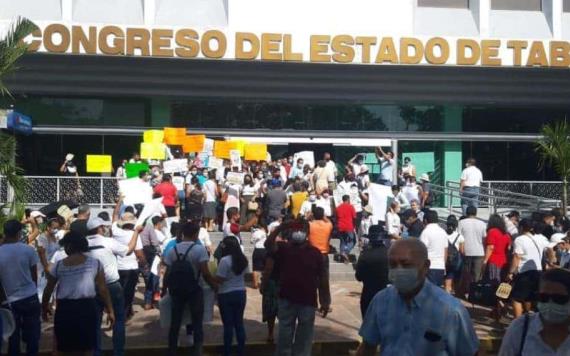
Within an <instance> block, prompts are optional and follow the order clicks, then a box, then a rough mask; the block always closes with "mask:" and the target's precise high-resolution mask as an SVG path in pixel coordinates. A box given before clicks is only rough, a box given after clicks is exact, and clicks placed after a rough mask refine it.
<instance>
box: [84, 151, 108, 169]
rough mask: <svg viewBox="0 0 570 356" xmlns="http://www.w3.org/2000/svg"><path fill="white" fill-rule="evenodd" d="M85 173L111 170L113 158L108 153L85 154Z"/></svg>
mask: <svg viewBox="0 0 570 356" xmlns="http://www.w3.org/2000/svg"><path fill="white" fill-rule="evenodd" d="M86 161H87V173H111V172H113V158H112V157H111V156H108V155H87V159H86Z"/></svg>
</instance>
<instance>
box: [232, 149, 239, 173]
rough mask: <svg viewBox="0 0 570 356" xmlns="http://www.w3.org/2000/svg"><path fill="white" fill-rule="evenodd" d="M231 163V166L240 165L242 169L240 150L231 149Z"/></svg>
mask: <svg viewBox="0 0 570 356" xmlns="http://www.w3.org/2000/svg"><path fill="white" fill-rule="evenodd" d="M230 164H231V167H232V168H233V167H238V168H240V170H241V155H240V152H239V150H231V151H230Z"/></svg>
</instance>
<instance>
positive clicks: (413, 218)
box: [402, 209, 424, 238]
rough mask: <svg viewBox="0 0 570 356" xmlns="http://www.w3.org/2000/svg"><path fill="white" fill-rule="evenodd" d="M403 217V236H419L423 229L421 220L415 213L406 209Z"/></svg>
mask: <svg viewBox="0 0 570 356" xmlns="http://www.w3.org/2000/svg"><path fill="white" fill-rule="evenodd" d="M402 217H403V219H404V227H405V228H406V231H405V237H407V238H408V237H415V238H419V237H420V235H421V234H422V231H423V229H424V224H423V222H422V220H420V219H418V216H417V213H416V212H415V211H414V210H412V209H408V210H406V211H404V213H403V214H402Z"/></svg>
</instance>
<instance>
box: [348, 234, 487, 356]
mask: <svg viewBox="0 0 570 356" xmlns="http://www.w3.org/2000/svg"><path fill="white" fill-rule="evenodd" d="M388 258H389V263H390V270H389V273H388V276H389V279H390V281H391V282H392V285H391V286H389V287H387V288H386V289H384V290H382V291H380V292H379V293H378V294H376V296H375V297H374V298H373V299H372V302H371V303H370V305H369V306H368V310H367V311H366V315H365V317H364V321H363V323H362V327H361V328H360V336H362V344H361V345H360V347H359V349H358V351H357V355H359V356H373V355H376V354H377V347H378V345H380V347H381V348H382V354H385V355H437V354H442V353H444V354H447V355H451V356H456V355H470V356H472V355H475V354H476V353H477V352H478V349H479V340H478V338H477V335H476V334H475V330H474V328H473V323H472V321H471V318H470V317H469V314H468V313H467V310H466V309H465V307H464V306H463V305H462V304H461V302H460V301H459V300H458V299H455V298H454V297H452V296H450V295H449V294H448V293H446V292H445V291H443V290H442V289H441V288H439V287H436V286H435V285H433V284H432V283H431V282H429V280H427V278H426V277H427V275H428V273H429V269H430V261H429V260H428V251H427V248H426V247H425V245H424V244H423V243H422V242H420V241H419V240H416V239H405V240H398V241H396V242H394V243H393V244H392V246H391V247H390V250H389V251H388Z"/></svg>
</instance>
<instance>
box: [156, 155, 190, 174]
mask: <svg viewBox="0 0 570 356" xmlns="http://www.w3.org/2000/svg"><path fill="white" fill-rule="evenodd" d="M162 168H163V170H164V173H180V172H186V171H188V160H187V159H186V158H180V159H172V160H170V161H164V162H163V163H162Z"/></svg>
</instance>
